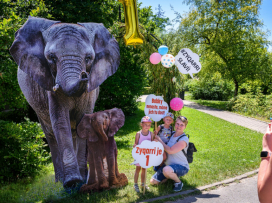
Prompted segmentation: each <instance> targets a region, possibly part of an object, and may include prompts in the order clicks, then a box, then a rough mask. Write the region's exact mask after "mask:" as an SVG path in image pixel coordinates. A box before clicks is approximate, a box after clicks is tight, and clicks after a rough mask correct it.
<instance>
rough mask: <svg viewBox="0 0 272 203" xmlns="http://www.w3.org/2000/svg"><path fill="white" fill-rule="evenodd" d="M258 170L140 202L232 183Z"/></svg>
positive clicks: (256, 172)
mask: <svg viewBox="0 0 272 203" xmlns="http://www.w3.org/2000/svg"><path fill="white" fill-rule="evenodd" d="M258 172H259V169H256V170H253V171H250V172H247V173H245V174H242V175H239V176H236V177H234V178H229V179H227V180H223V181H220V182H216V183H212V184H210V185H205V186H200V187H197V188H196V189H192V190H185V191H182V192H178V193H174V194H170V195H165V196H161V197H156V198H152V199H147V200H143V201H140V202H139V203H141V202H153V201H156V200H162V199H165V198H170V197H175V196H179V195H188V194H190V193H193V192H197V191H204V190H207V189H209V188H212V187H217V186H222V185H224V184H230V183H233V182H235V181H237V180H242V179H245V178H248V177H249V176H252V175H255V174H258Z"/></svg>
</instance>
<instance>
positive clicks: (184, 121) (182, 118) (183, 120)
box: [176, 116, 188, 126]
mask: <svg viewBox="0 0 272 203" xmlns="http://www.w3.org/2000/svg"><path fill="white" fill-rule="evenodd" d="M178 119H179V120H181V121H182V122H183V123H184V124H185V126H187V124H188V120H187V118H186V117H185V116H178V117H177V119H176V121H177V120H178Z"/></svg>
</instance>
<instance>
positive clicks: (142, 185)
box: [141, 183, 150, 191]
mask: <svg viewBox="0 0 272 203" xmlns="http://www.w3.org/2000/svg"><path fill="white" fill-rule="evenodd" d="M141 187H142V189H144V183H142V184H141ZM145 190H147V191H149V190H150V188H149V187H148V186H147V185H145Z"/></svg>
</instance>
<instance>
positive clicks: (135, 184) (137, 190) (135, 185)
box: [133, 183, 140, 192]
mask: <svg viewBox="0 0 272 203" xmlns="http://www.w3.org/2000/svg"><path fill="white" fill-rule="evenodd" d="M133 187H134V190H135V191H136V192H140V190H139V186H138V183H134V186H133Z"/></svg>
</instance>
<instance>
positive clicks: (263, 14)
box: [138, 0, 272, 51]
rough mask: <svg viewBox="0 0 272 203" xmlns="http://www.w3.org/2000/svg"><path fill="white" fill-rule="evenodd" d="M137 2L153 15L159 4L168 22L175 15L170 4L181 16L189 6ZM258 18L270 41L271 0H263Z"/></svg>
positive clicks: (176, 1) (176, 0)
mask: <svg viewBox="0 0 272 203" xmlns="http://www.w3.org/2000/svg"><path fill="white" fill-rule="evenodd" d="M138 2H142V6H141V7H147V6H152V10H153V13H156V12H157V11H156V10H155V8H158V5H159V4H160V5H161V7H162V9H163V11H164V12H165V13H164V15H165V16H166V17H168V18H169V19H170V20H172V19H174V18H175V14H174V12H173V11H172V10H171V8H170V4H171V5H172V6H173V7H174V9H175V10H176V11H178V12H179V13H181V14H183V13H184V12H188V11H189V6H187V5H185V4H182V3H181V0H168V1H167V0H138ZM259 17H260V19H261V20H262V21H263V24H264V30H267V29H268V30H270V32H271V34H270V36H269V38H268V39H269V40H270V41H272V0H263V3H262V5H261V9H260V15H259ZM176 26H177V25H176ZM269 50H270V51H272V47H270V49H269Z"/></svg>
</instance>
